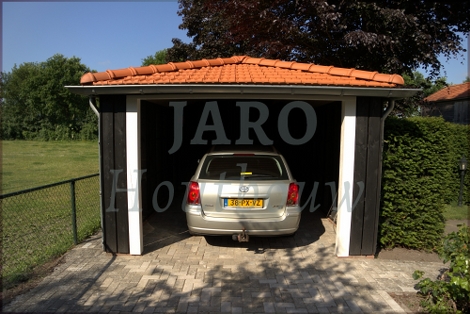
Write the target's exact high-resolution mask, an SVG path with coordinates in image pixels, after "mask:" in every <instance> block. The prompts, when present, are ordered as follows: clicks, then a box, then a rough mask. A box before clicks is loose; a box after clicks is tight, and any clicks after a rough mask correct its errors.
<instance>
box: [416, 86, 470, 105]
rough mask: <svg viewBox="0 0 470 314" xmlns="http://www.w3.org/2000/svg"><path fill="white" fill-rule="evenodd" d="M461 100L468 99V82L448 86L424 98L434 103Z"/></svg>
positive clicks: (469, 88)
mask: <svg viewBox="0 0 470 314" xmlns="http://www.w3.org/2000/svg"><path fill="white" fill-rule="evenodd" d="M461 98H466V99H469V98H470V82H467V83H463V84H457V85H450V86H448V87H446V88H443V89H441V90H440V91H437V92H435V93H434V94H432V95H429V96H428V97H426V98H424V100H425V101H429V102H436V101H446V100H453V99H461Z"/></svg>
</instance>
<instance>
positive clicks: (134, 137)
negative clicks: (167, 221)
mask: <svg viewBox="0 0 470 314" xmlns="http://www.w3.org/2000/svg"><path fill="white" fill-rule="evenodd" d="M139 120H140V104H139V103H138V100H137V99H136V98H135V97H127V100H126V157H127V207H128V218H129V253H130V254H131V255H142V253H143V249H144V245H143V243H144V241H143V239H144V235H143V230H142V194H141V191H140V184H141V178H142V173H143V171H142V170H141V169H140V128H139V126H140V121H139Z"/></svg>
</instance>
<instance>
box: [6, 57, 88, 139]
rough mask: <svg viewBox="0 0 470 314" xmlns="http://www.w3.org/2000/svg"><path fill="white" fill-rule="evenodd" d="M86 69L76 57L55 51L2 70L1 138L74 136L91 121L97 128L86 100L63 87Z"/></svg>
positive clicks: (68, 137) (71, 137)
mask: <svg viewBox="0 0 470 314" xmlns="http://www.w3.org/2000/svg"><path fill="white" fill-rule="evenodd" d="M89 71H90V70H89V69H88V68H87V67H86V66H85V65H83V64H81V63H80V59H79V58H76V57H72V58H66V57H64V56H63V55H60V54H56V55H54V56H52V57H51V58H49V59H47V61H45V62H41V63H32V62H28V63H23V64H21V65H20V66H16V65H15V66H14V67H13V69H12V71H11V72H8V73H2V99H3V102H2V138H3V139H44V140H66V139H77V138H80V137H81V130H82V128H83V127H84V126H85V125H87V124H91V123H94V125H95V126H94V129H97V127H96V118H95V119H94V121H92V120H93V118H92V117H91V116H90V114H89V112H88V111H89V107H88V100H87V99H86V98H85V97H82V96H79V95H75V94H72V93H71V92H69V91H68V90H67V89H66V88H64V86H66V85H76V84H77V83H78V82H79V81H80V78H81V76H82V75H83V74H84V73H86V72H89ZM87 128H88V131H87V134H90V132H89V130H90V127H89V126H87ZM92 128H93V127H92Z"/></svg>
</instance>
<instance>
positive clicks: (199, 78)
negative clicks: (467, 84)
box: [80, 56, 404, 87]
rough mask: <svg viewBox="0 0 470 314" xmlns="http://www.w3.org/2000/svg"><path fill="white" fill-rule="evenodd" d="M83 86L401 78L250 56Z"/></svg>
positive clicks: (352, 82)
mask: <svg viewBox="0 0 470 314" xmlns="http://www.w3.org/2000/svg"><path fill="white" fill-rule="evenodd" d="M80 83H81V84H82V85H136V84H137V85H148V84H268V85H293V84H297V85H320V86H325V85H330V86H354V87H396V86H398V85H403V84H404V81H403V78H402V77H401V76H400V75H396V74H381V73H377V72H370V71H363V70H356V69H345V68H337V67H333V66H321V65H316V64H308V63H298V62H295V61H281V60H272V59H263V58H251V57H247V56H234V57H231V58H217V59H202V60H197V61H186V62H170V63H168V64H160V65H150V66H143V67H137V68H134V67H130V68H127V69H120V70H107V71H106V72H98V73H86V74H85V75H83V76H82V78H81V80H80Z"/></svg>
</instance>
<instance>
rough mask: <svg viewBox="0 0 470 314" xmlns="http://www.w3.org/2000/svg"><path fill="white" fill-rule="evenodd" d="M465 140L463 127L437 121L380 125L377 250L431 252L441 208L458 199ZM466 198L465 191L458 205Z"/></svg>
mask: <svg viewBox="0 0 470 314" xmlns="http://www.w3.org/2000/svg"><path fill="white" fill-rule="evenodd" d="M469 135H470V132H469V128H468V126H463V125H457V124H452V123H449V122H445V121H444V119H442V118H437V117H425V118H424V117H413V118H408V119H398V118H388V119H387V120H386V124H385V135H384V154H383V179H382V189H383V191H382V206H381V213H380V227H379V237H380V244H381V245H382V246H383V247H385V248H393V247H405V248H410V249H420V250H435V249H437V247H438V245H439V242H440V240H441V239H442V236H443V232H444V226H445V220H444V216H443V212H444V205H445V204H450V203H451V202H454V201H456V200H457V199H458V195H459V190H460V173H459V170H458V164H459V160H460V158H461V157H462V155H465V156H466V157H467V158H469V157H470V150H469V142H468V140H469ZM469 160H470V158H469ZM469 177H470V174H469V175H468V176H466V186H467V187H468V186H469V183H470V180H469ZM467 195H468V191H465V194H464V200H468V197H467Z"/></svg>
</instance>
